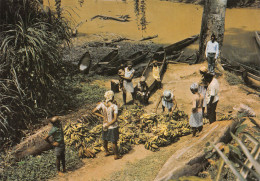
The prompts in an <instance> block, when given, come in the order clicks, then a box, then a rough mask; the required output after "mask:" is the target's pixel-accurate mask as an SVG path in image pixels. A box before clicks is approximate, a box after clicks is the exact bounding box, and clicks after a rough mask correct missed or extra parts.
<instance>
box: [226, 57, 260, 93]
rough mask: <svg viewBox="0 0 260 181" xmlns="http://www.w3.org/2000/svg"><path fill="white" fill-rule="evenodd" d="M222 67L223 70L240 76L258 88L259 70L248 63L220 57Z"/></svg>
mask: <svg viewBox="0 0 260 181" xmlns="http://www.w3.org/2000/svg"><path fill="white" fill-rule="evenodd" d="M222 63H223V64H222V67H223V68H224V69H225V70H228V71H230V72H233V73H235V74H237V75H239V76H241V77H242V78H243V80H244V82H245V83H246V84H247V85H249V86H251V87H254V88H256V89H260V71H259V70H257V69H255V68H253V67H250V66H248V65H245V64H242V63H239V62H234V61H231V60H228V59H225V58H222Z"/></svg>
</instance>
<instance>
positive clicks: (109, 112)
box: [96, 102, 118, 129]
mask: <svg viewBox="0 0 260 181" xmlns="http://www.w3.org/2000/svg"><path fill="white" fill-rule="evenodd" d="M96 109H97V110H100V109H102V115H103V116H105V119H106V120H107V122H111V121H112V120H113V118H114V113H116V114H118V107H117V105H115V104H112V105H111V106H109V107H107V106H105V104H104V103H103V102H101V103H100V104H98V105H97V107H96ZM103 126H105V125H104V124H103ZM117 127H118V123H117V121H116V122H115V123H114V124H112V125H110V126H109V127H108V129H113V128H117Z"/></svg>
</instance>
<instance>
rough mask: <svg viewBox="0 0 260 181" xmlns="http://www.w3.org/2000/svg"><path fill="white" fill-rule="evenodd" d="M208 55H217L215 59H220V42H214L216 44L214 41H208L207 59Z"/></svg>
mask: <svg viewBox="0 0 260 181" xmlns="http://www.w3.org/2000/svg"><path fill="white" fill-rule="evenodd" d="M208 53H216V55H215V58H218V54H219V49H218V42H216V41H214V43H212V41H211V40H210V41H208V43H207V46H206V52H205V54H206V57H208Z"/></svg>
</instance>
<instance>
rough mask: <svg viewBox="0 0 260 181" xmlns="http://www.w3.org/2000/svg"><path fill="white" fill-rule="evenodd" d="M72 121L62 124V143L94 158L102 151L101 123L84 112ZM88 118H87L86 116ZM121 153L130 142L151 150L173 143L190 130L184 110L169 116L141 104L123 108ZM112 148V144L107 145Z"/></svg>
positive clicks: (120, 129) (80, 153)
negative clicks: (144, 109)
mask: <svg viewBox="0 0 260 181" xmlns="http://www.w3.org/2000/svg"><path fill="white" fill-rule="evenodd" d="M87 115H88V116H83V117H82V118H81V119H80V120H78V121H77V122H75V123H69V124H67V125H65V127H64V139H65V143H66V144H67V145H70V146H74V147H75V148H76V149H77V150H78V153H79V156H80V157H87V158H94V157H95V155H96V154H97V153H99V152H100V151H104V148H103V146H102V144H103V140H102V124H97V121H96V120H97V119H95V116H94V115H92V117H91V116H89V115H90V113H87ZM89 117H90V118H89ZM118 123H119V133H120V134H119V140H118V142H117V144H118V149H119V152H120V154H126V153H128V152H129V151H130V150H131V148H132V145H137V144H144V146H145V148H146V149H149V150H151V151H157V150H159V147H161V146H167V145H170V144H171V143H173V142H176V141H177V139H178V138H179V137H180V136H183V135H187V134H190V133H191V130H190V126H189V122H188V116H187V115H186V114H185V113H184V112H183V111H179V110H177V111H175V112H174V113H173V116H172V117H166V116H165V115H164V114H155V113H151V114H147V113H144V111H143V109H142V107H140V106H134V107H132V108H130V109H123V110H121V112H120V115H119V116H118ZM108 147H109V150H112V147H111V144H109V145H108Z"/></svg>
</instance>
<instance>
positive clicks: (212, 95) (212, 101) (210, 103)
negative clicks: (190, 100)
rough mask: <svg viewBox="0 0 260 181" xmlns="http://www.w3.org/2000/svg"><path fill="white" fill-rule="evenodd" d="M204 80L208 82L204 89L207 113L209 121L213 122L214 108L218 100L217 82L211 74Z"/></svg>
mask: <svg viewBox="0 0 260 181" xmlns="http://www.w3.org/2000/svg"><path fill="white" fill-rule="evenodd" d="M206 81H207V82H208V83H209V86H208V88H207V91H206V102H207V115H208V118H209V122H210V123H213V122H215V121H216V108H217V104H218V101H219V96H218V92H219V83H218V80H217V79H216V78H215V77H214V76H213V75H212V74H208V75H207V77H206Z"/></svg>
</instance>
